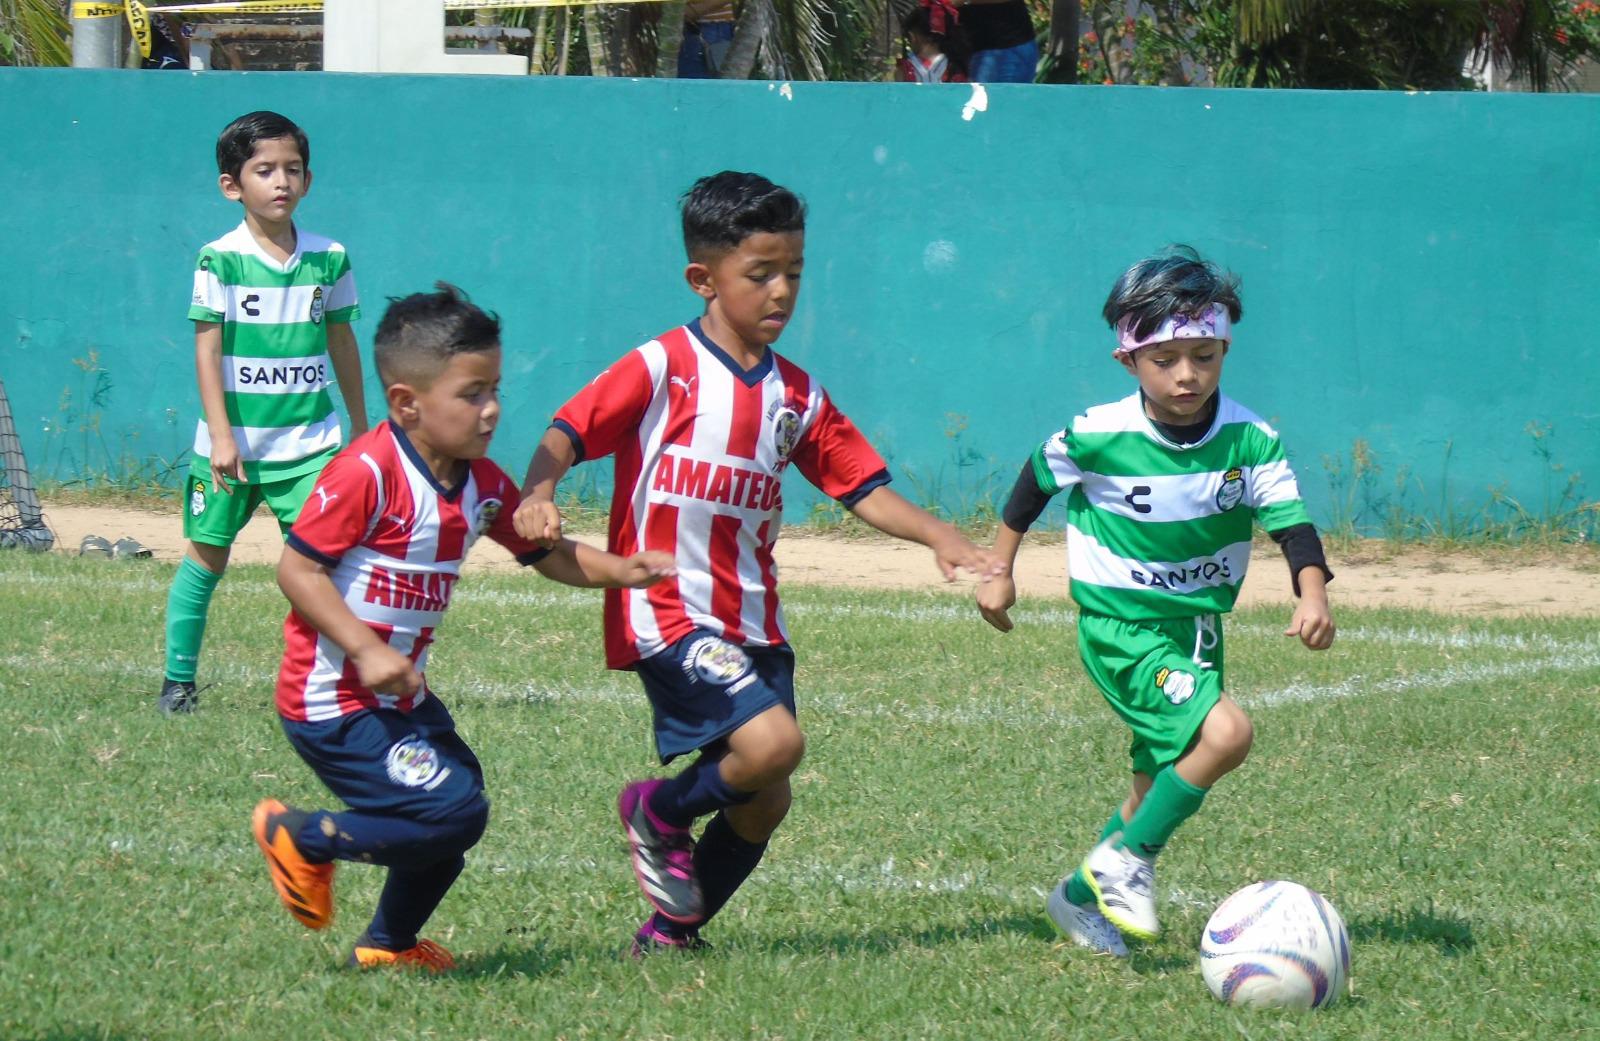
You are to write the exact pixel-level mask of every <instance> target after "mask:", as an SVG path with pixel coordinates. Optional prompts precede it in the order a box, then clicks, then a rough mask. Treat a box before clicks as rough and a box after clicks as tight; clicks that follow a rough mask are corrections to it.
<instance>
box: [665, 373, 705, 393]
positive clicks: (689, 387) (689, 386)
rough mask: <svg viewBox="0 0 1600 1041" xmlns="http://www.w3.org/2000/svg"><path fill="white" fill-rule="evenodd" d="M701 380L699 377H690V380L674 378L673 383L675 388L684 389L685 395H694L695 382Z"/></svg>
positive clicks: (679, 377)
mask: <svg viewBox="0 0 1600 1041" xmlns="http://www.w3.org/2000/svg"><path fill="white" fill-rule="evenodd" d="M699 378H700V377H698V376H690V377H689V378H688V379H684V378H683V377H682V376H673V377H671V382H672V385H673V386H675V387H682V388H683V392H684V393H685V394H693V393H694V381H695V380H697V379H699Z"/></svg>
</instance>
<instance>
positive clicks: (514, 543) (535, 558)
mask: <svg viewBox="0 0 1600 1041" xmlns="http://www.w3.org/2000/svg"><path fill="white" fill-rule="evenodd" d="M494 473H495V480H496V488H495V490H494V492H493V494H494V495H495V496H496V497H498V498H499V500H500V501H501V502H502V503H505V504H506V505H505V506H503V507H502V508H501V510H500V512H499V513H498V514H496V515H495V518H494V520H493V521H492V522H491V523H490V525H489V530H488V531H487V532H486V533H485V534H487V535H488V536H489V538H491V539H493V540H494V541H495V542H498V543H499V544H500V545H502V546H504V547H505V548H506V549H508V550H510V551H511V555H512V556H513V557H516V558H517V563H519V564H522V565H524V566H526V565H529V564H537V563H538V562H539V561H541V560H543V559H544V558H545V557H547V556H549V555H550V551H549V550H548V549H545V548H544V547H543V546H539V545H536V544H535V543H533V542H531V541H529V540H528V539H525V538H523V537H522V536H521V535H518V534H517V528H516V525H515V524H514V523H513V521H512V518H513V517H514V516H515V514H516V512H517V503H518V502H519V501H520V499H521V497H522V495H521V492H520V491H519V490H518V489H517V484H516V482H515V481H513V480H512V479H511V476H510V475H509V474H507V473H506V472H505V471H504V470H501V469H500V468H499V467H495V470H494Z"/></svg>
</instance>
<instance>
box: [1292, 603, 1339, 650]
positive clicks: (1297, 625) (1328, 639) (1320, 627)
mask: <svg viewBox="0 0 1600 1041" xmlns="http://www.w3.org/2000/svg"><path fill="white" fill-rule="evenodd" d="M1333 634H1334V625H1333V613H1332V612H1331V611H1329V610H1328V601H1327V600H1326V599H1325V598H1323V597H1309V596H1308V597H1304V598H1302V599H1301V601H1300V605H1299V606H1298V607H1296V608H1295V609H1294V617H1293V618H1290V619H1289V628H1287V629H1285V630H1284V631H1283V635H1285V636H1298V637H1300V642H1301V643H1303V644H1305V645H1306V647H1308V648H1309V649H1311V650H1313V651H1325V650H1327V649H1328V648H1329V647H1331V646H1333Z"/></svg>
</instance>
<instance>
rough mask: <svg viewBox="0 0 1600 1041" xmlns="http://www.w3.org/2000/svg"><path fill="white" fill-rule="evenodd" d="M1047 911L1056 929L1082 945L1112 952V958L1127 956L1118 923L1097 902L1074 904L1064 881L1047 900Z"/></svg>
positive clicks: (1051, 892) (1098, 951)
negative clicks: (1101, 909) (1111, 919)
mask: <svg viewBox="0 0 1600 1041" xmlns="http://www.w3.org/2000/svg"><path fill="white" fill-rule="evenodd" d="M1069 877H1070V876H1069ZM1044 913H1045V915H1046V916H1048V917H1049V919H1050V924H1051V925H1054V926H1055V927H1056V932H1058V933H1060V934H1061V935H1062V937H1064V938H1065V939H1068V940H1071V941H1072V942H1073V943H1075V944H1077V945H1078V946H1079V947H1087V948H1089V950H1091V951H1093V952H1095V953H1096V954H1109V955H1111V956H1112V957H1113V958H1126V957H1127V956H1128V945H1127V944H1126V943H1124V942H1123V940H1122V934H1121V933H1119V932H1117V927H1116V926H1114V925H1112V924H1111V923H1110V922H1109V921H1108V920H1107V919H1106V916H1105V915H1103V914H1101V913H1100V909H1099V908H1098V907H1096V906H1095V905H1093V904H1075V903H1073V902H1072V901H1070V900H1068V899H1067V883H1066V882H1065V881H1063V882H1062V883H1061V884H1060V885H1058V886H1056V887H1055V888H1054V889H1052V890H1051V891H1050V896H1049V897H1048V898H1047V899H1046V900H1045V902H1044Z"/></svg>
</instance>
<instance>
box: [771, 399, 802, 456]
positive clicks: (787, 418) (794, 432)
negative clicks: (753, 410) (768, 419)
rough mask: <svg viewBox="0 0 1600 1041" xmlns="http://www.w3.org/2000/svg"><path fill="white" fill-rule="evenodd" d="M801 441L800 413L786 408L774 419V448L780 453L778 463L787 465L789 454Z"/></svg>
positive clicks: (781, 409)
mask: <svg viewBox="0 0 1600 1041" xmlns="http://www.w3.org/2000/svg"><path fill="white" fill-rule="evenodd" d="M799 440H800V413H798V412H796V411H795V410H794V409H792V408H789V407H788V406H784V407H783V408H780V409H778V411H777V413H776V414H775V415H774V416H773V417H772V447H773V448H774V449H775V450H776V451H777V453H778V462H779V463H787V462H788V461H789V453H791V452H793V451H794V446H795V444H796V443H797V442H798V441H799Z"/></svg>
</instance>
